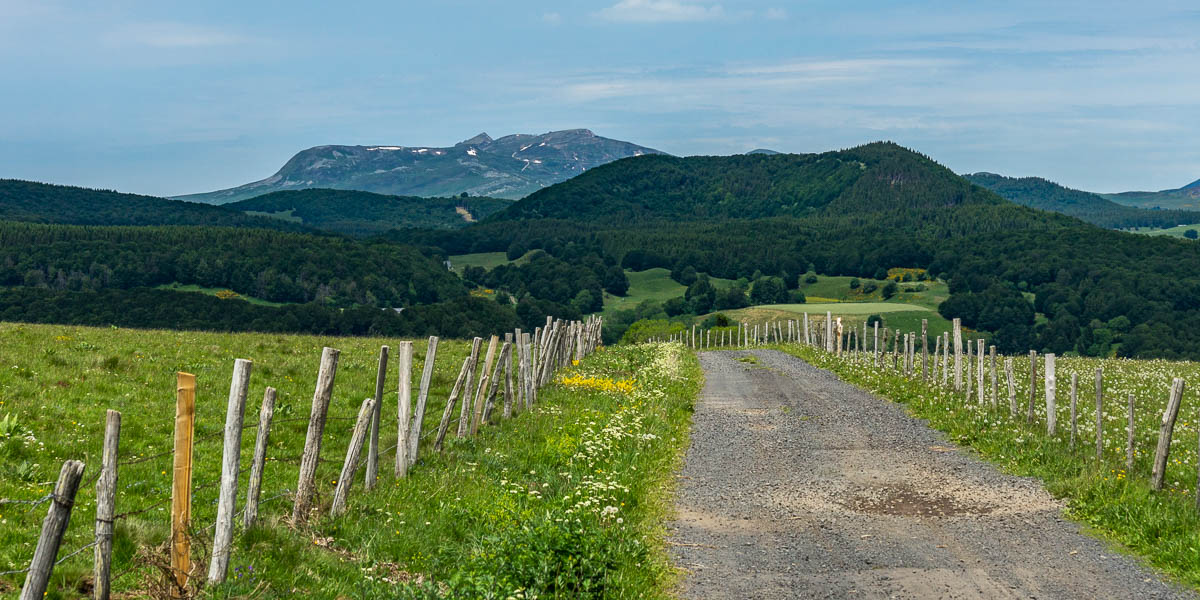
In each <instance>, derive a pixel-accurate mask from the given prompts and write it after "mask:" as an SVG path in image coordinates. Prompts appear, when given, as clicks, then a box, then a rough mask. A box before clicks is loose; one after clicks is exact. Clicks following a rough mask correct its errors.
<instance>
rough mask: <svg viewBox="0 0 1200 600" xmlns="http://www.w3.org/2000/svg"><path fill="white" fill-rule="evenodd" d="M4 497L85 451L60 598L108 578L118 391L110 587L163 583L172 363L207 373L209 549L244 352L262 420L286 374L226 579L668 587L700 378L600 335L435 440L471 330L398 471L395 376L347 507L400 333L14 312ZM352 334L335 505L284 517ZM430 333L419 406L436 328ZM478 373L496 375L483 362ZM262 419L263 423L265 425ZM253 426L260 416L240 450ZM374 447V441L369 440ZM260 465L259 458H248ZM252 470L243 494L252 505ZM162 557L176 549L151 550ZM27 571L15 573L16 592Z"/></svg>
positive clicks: (9, 515)
mask: <svg viewBox="0 0 1200 600" xmlns="http://www.w3.org/2000/svg"><path fill="white" fill-rule="evenodd" d="M0 336H2V337H3V339H4V340H5V344H6V348H7V349H8V350H9V351H8V352H6V353H5V360H4V366H3V369H2V370H0V498H4V499H8V500H16V501H33V500H36V499H38V498H42V497H44V496H45V494H46V493H47V491H48V486H49V485H52V483H53V481H54V479H55V476H56V475H57V473H58V471H59V467H60V466H61V465H62V464H63V461H64V460H67V459H77V460H81V461H83V462H84V463H85V464H86V469H85V472H84V483H83V484H81V486H80V490H79V493H78V496H77V497H76V502H75V506H74V512H73V516H72V521H71V523H72V524H71V526H70V527H69V528H68V530H67V535H66V537H65V539H64V541H63V545H62V551H60V553H59V558H60V559H63V558H65V561H64V562H62V563H61V564H59V565H58V566H57V567H55V569H54V572H53V577H52V579H51V582H50V583H51V585H50V592H49V594H48V596H47V597H48V598H77V597H81V596H83V595H85V594H86V593H87V590H88V589H89V586H90V578H91V571H92V566H91V563H92V560H91V557H92V554H91V551H90V550H85V551H84V552H82V553H81V554H78V555H75V556H70V555H69V554H68V553H69V552H71V551H73V550H75V549H76V548H80V547H84V546H85V545H86V544H88V543H89V542H90V541H91V540H92V539H93V531H92V519H93V515H94V511H95V508H96V507H95V497H96V496H95V490H94V488H93V486H92V483H91V481H92V478H93V476H94V475H95V474H96V473H97V468H98V466H99V453H100V445H101V440H102V438H103V428H104V414H105V410H106V409H110V408H111V409H115V410H119V411H121V412H122V413H123V419H122V428H121V429H122V431H121V444H120V454H119V458H120V461H121V466H120V470H119V476H118V482H117V496H116V511H117V513H118V518H117V520H116V531H115V538H114V553H113V557H114V564H113V575H114V584H113V587H114V591H116V592H119V593H130V594H132V593H147V592H149V591H153V590H159V591H161V590H162V589H163V588H162V581H163V576H162V573H161V572H160V570H159V568H160V567H161V565H162V561H163V556H164V553H165V548H164V547H163V546H162V544H163V542H164V541H165V540H166V539H167V538H168V535H169V529H168V524H169V515H170V505H169V502H170V497H171V496H170V494H171V481H172V456H171V453H172V439H173V437H172V429H173V426H174V417H175V385H176V381H175V377H176V372H178V371H187V372H190V373H193V374H195V375H196V378H197V382H198V384H197V385H198V389H197V393H196V429H195V439H196V444H195V450H194V464H195V471H194V474H193V488H194V498H193V502H192V523H193V536H194V539H195V541H194V543H193V546H192V548H193V559H194V561H195V564H197V565H200V567H201V569H202V571H201V573H200V577H199V578H198V579H203V569H206V568H207V559H208V556H207V555H206V554H205V553H206V552H207V549H208V546H209V542H208V541H207V540H208V539H209V537H210V536H211V528H210V525H211V524H212V523H213V519H214V515H215V511H216V508H215V500H216V498H217V493H218V490H217V489H216V487H215V486H213V485H212V482H214V481H215V480H216V479H217V477H218V474H219V471H220V462H221V439H220V437H221V435H222V431H223V428H224V415H225V410H226V400H227V395H228V393H229V386H230V373H231V370H232V367H233V362H234V359H236V358H247V359H250V360H252V361H253V365H252V368H251V376H250V389H249V394H248V399H247V404H248V406H247V409H246V415H245V422H246V423H247V424H251V423H256V422H257V415H256V413H257V412H258V406H259V399H260V398H262V396H263V391H264V388H265V387H266V386H273V387H275V388H277V389H278V396H277V400H276V407H275V421H274V424H273V426H272V429H271V433H270V444H269V446H268V452H267V459H268V460H267V462H266V466H265V471H264V476H263V485H262V498H263V500H264V503H263V505H262V508H261V509H260V515H261V516H260V519H259V521H258V523H257V524H255V525H254V526H252V527H250V528H249V529H242V528H241V526H240V523H241V519H240V517H239V518H238V519H235V522H237V523H238V524H239V527H238V530H237V533H236V537H235V541H234V547H233V551H232V559H231V560H232V562H231V565H230V567H231V568H230V578H229V580H228V581H227V582H226V583H224V584H221V585H219V586H216V587H212V588H209V589H208V590H207V591H206V593H210V594H211V595H212V596H213V597H262V598H270V597H297V596H302V595H311V596H314V597H355V598H397V597H400V598H427V597H434V596H438V595H440V594H444V593H446V592H452V593H453V594H456V595H458V596H461V597H501V598H503V597H509V596H510V595H512V594H514V593H518V590H524V592H523V593H527V594H531V595H533V594H536V595H542V596H549V595H553V594H555V593H558V594H565V595H567V596H570V597H580V598H587V597H602V596H608V597H613V596H622V597H629V596H636V595H650V596H662V595H664V594H665V593H666V591H665V590H666V586H667V585H669V582H670V569H669V565H668V564H667V560H666V557H665V554H664V553H663V552H662V542H661V535H662V532H661V526H660V523H661V521H662V518H663V515H664V511H665V510H666V507H667V505H668V504H667V503H668V497H667V495H666V494H667V490H669V485H668V484H669V481H670V477H671V474H672V473H673V471H674V469H675V467H676V464H677V461H678V459H679V452H680V449H681V448H683V447H684V446H685V445H686V443H687V426H688V421H689V415H690V407H691V403H692V401H693V399H694V398H695V396H696V394H697V392H698V389H699V381H700V376H699V372H698V367H697V365H696V360H695V358H694V356H692V355H691V354H689V353H687V352H685V351H684V350H683V349H682V348H681V347H679V346H675V345H662V344H660V345H643V346H637V347H624V348H617V349H608V350H600V351H598V352H597V353H595V354H593V355H591V356H589V357H588V358H586V359H585V360H583V361H581V363H580V364H579V365H577V366H574V367H568V368H567V369H565V370H564V371H562V372H560V373H559V374H558V376H557V377H556V378H555V381H554V383H553V384H551V385H549V386H547V387H546V388H543V389H542V390H541V391H540V392H539V394H538V402H537V404H535V405H534V406H533V407H532V408H531V409H529V410H521V409H520V408H518V409H517V411H516V414H515V417H514V418H512V419H508V420H503V419H499V418H498V417H497V419H495V421H496V422H495V423H493V424H491V425H488V426H484V427H481V428H480V432H479V435H478V436H471V437H464V438H457V437H455V435H454V431H453V428H451V431H450V432H449V435H448V436H447V445H446V448H445V451H444V452H440V453H439V452H435V451H433V450H432V448H431V446H432V441H433V439H432V438H429V437H427V436H428V435H429V433H430V432H431V431H433V430H435V429H436V427H437V425H438V422H439V420H440V419H441V418H442V415H443V407H444V406H445V404H446V398H447V396H448V395H449V391H450V387H451V386H452V384H453V383H454V381H455V379H456V377H457V375H458V373H459V371H460V369H461V366H462V363H463V359H464V358H465V357H466V355H467V354H468V351H469V349H470V344H469V343H467V342H463V341H456V340H442V341H441V342H440V343H439V345H438V350H437V356H436V359H435V362H434V369H433V377H432V380H431V390H430V399H429V405H428V408H427V411H426V413H425V418H424V420H423V424H424V425H423V429H422V433H423V435H424V436H426V437H425V439H423V440H422V441H421V448H420V455H419V460H418V462H417V463H416V464H415V465H414V467H413V468H412V470H411V471H410V472H409V474H408V476H407V477H406V478H403V479H396V478H395V477H394V476H393V474H392V472H393V468H392V461H393V460H394V455H393V454H392V453H391V452H390V451H389V450H390V448H391V447H393V446H394V445H395V442H396V439H397V433H396V426H397V422H396V411H397V408H396V402H397V400H396V389H397V384H398V375H397V370H396V368H395V364H392V365H391V368H390V369H389V372H388V375H387V380H386V383H385V386H384V390H385V394H384V402H383V404H382V419H381V426H380V444H379V446H380V448H381V449H382V450H383V452H382V455H381V458H380V470H379V473H380V476H379V484H378V487H377V488H376V489H375V490H372V491H370V492H366V491H363V488H362V485H363V472H362V469H361V468H360V469H358V471H357V472H356V474H355V481H354V488H353V490H352V492H353V493H352V494H351V495H350V497H349V507H348V515H347V516H344V517H341V518H335V517H329V516H326V514H327V509H328V506H329V500H330V494H331V493H332V492H333V488H334V483H335V481H336V479H337V475H338V473H339V471H340V470H341V468H342V463H343V458H344V457H345V455H346V449H347V444H348V441H349V436H350V430H351V428H352V427H353V425H354V419H355V414H356V413H357V411H358V409H359V406H360V403H361V402H362V400H363V398H366V397H370V396H372V395H373V393H374V390H375V381H376V374H377V362H378V357H379V349H380V346H381V345H383V344H388V345H391V346H392V347H393V357H394V356H395V355H394V348H395V344H396V342H397V341H398V340H392V339H380V338H332V337H319V336H293V335H271V334H214V333H198V332H184V331H140V330H128V329H115V328H87V327H70V326H51V325H26V324H7V323H0ZM323 346H330V347H334V348H337V349H339V350H340V351H341V356H340V360H339V363H338V367H337V372H336V378H335V381H334V386H333V400H332V402H331V403H330V407H329V418H328V425H327V427H326V430H325V436H324V443H323V447H322V452H321V461H320V463H319V464H318V468H317V484H318V488H317V495H318V500H317V503H318V507H319V508H320V512H321V516H320V517H317V518H315V519H313V520H310V521H309V523H308V525H307V526H305V527H298V528H297V527H293V526H291V525H290V524H289V523H288V517H289V516H290V511H291V491H292V490H294V489H295V486H296V481H297V473H298V458H299V454H300V452H301V449H302V447H303V444H304V437H305V431H306V428H307V424H308V420H309V410H310V404H311V402H312V396H313V388H314V382H315V379H316V374H317V367H318V363H319V361H320V358H321V348H322V347H323ZM414 346H415V347H414V352H413V363H414V364H413V368H412V373H413V383H412V385H413V396H414V404H415V397H416V394H417V386H418V384H419V382H420V374H421V371H422V369H423V367H424V364H423V363H424V357H425V351H426V343H425V340H416V341H415V343H414ZM474 381H475V382H478V381H479V379H478V376H476V378H475V380H474ZM251 429H253V428H251ZM254 437H255V436H254V432H253V431H244V432H243V435H242V445H241V453H242V456H241V464H242V465H247V464H249V460H250V454H251V452H252V451H253V448H254ZM364 451H365V449H364ZM242 477H243V478H244V477H245V474H243V475H242ZM244 497H245V481H244V479H243V484H242V485H240V486H239V497H238V504H237V506H238V507H239V508H240V507H241V506H242V505H243V503H244ZM45 510H46V509H45V506H44V505H41V506H34V508H33V509H32V510H28V509H27V505H22V504H0V571H14V570H20V569H22V568H24V567H26V566H27V565H28V564H29V560H30V556H31V555H32V553H33V548H34V543H35V542H36V540H37V537H38V529H39V523H40V521H41V518H42V516H44V514H45ZM155 565H158V566H155ZM21 581H22V575H21V574H20V573H9V574H5V575H0V592H10V591H12V590H13V589H15V588H16V587H19V586H20V583H21Z"/></svg>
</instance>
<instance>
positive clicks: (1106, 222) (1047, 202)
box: [963, 173, 1200, 229]
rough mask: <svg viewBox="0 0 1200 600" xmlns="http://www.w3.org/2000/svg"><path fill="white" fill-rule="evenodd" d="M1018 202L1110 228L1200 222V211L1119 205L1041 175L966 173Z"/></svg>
mask: <svg viewBox="0 0 1200 600" xmlns="http://www.w3.org/2000/svg"><path fill="white" fill-rule="evenodd" d="M963 177H964V178H966V179H967V180H968V181H970V182H971V183H974V184H976V185H981V186H983V187H985V188H987V189H989V190H991V191H993V192H996V193H997V194H999V195H1000V196H1002V197H1003V198H1004V199H1005V200H1010V201H1012V202H1016V203H1017V204H1020V205H1022V206H1029V207H1032V208H1038V209H1041V210H1051V211H1054V212H1060V213H1063V214H1065V215H1070V216H1072V217H1076V218H1078V219H1082V220H1084V221H1087V222H1088V223H1091V224H1093V225H1099V226H1101V227H1107V228H1109V229H1126V228H1130V227H1158V228H1165V227H1174V226H1176V225H1188V224H1191V223H1200V212H1196V211H1191V210H1151V209H1148V208H1136V207H1133V206H1125V205H1123V204H1117V203H1116V202H1113V201H1112V200H1108V199H1106V198H1104V197H1102V196H1100V195H1098V194H1093V193H1091V192H1083V191H1080V190H1073V189H1071V188H1068V187H1063V186H1061V185H1058V184H1057V183H1054V182H1051V181H1047V180H1045V179H1042V178H1040V177H1021V178H1016V177H1005V176H1003V175H996V174H994V173H972V174H970V175H963Z"/></svg>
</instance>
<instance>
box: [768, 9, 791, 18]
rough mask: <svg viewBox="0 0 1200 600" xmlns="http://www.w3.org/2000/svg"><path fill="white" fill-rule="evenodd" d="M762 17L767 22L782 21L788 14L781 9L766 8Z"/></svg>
mask: <svg viewBox="0 0 1200 600" xmlns="http://www.w3.org/2000/svg"><path fill="white" fill-rule="evenodd" d="M763 16H764V17H766V18H767V20H769V21H783V20H786V19H787V18H788V12H787V10H785V9H782V8H768V9H767V10H766V11H765V12H763Z"/></svg>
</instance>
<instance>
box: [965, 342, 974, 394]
mask: <svg viewBox="0 0 1200 600" xmlns="http://www.w3.org/2000/svg"><path fill="white" fill-rule="evenodd" d="M974 346H975V345H974V344H972V343H971V340H967V341H966V344H965V350H966V351H965V352H964V354H963V367H964V368H963V371H965V375H966V378H965V387H966V390H965V391H966V398H967V403H970V402H971V388H972V387H974V382H975V373H974V372H972V371H971V366H972V363H971V352H972V349H973V348H974Z"/></svg>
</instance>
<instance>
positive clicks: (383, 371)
mask: <svg viewBox="0 0 1200 600" xmlns="http://www.w3.org/2000/svg"><path fill="white" fill-rule="evenodd" d="M388 350H389V348H388V347H387V346H380V347H379V369H378V370H377V371H376V372H375V403H374V406H375V409H374V412H372V413H371V434H370V437H369V438H368V440H369V441H368V442H367V472H366V475H364V476H363V489H366V490H371V489H374V488H375V482H377V481H378V480H379V420H380V417H382V416H383V415H382V413H383V386H384V384H386V383H387V371H388Z"/></svg>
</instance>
